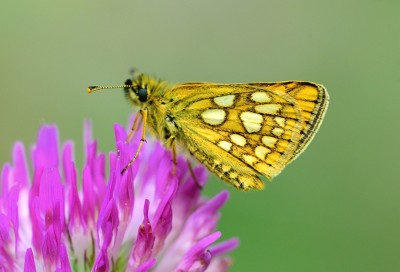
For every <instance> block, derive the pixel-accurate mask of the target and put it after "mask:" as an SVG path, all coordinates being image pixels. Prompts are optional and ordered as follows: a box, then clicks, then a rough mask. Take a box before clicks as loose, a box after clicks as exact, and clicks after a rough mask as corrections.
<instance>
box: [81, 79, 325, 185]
mask: <svg viewBox="0 0 400 272" xmlns="http://www.w3.org/2000/svg"><path fill="white" fill-rule="evenodd" d="M109 88H124V90H125V94H126V97H127V98H128V100H129V101H130V102H131V103H132V104H133V105H135V106H139V107H140V113H141V115H140V116H141V118H142V121H143V131H142V141H141V142H140V145H139V148H138V150H137V152H136V155H135V156H134V158H133V159H132V160H131V162H130V163H129V164H128V165H127V166H126V167H125V169H124V170H123V171H122V172H124V171H125V170H126V169H127V168H128V167H129V166H130V164H131V163H132V162H133V161H134V160H135V158H136V157H137V155H138V154H139V150H140V148H141V146H142V144H143V142H144V139H145V130H146V128H147V127H148V128H149V130H150V131H151V133H152V134H153V135H155V136H156V137H157V138H158V139H160V140H162V141H163V143H164V145H165V146H166V147H167V148H170V149H171V150H172V151H173V156H174V159H175V158H176V144H179V145H180V146H183V147H184V148H186V149H187V150H188V151H189V152H190V153H191V154H192V155H193V156H194V157H196V158H197V159H198V160H199V161H200V162H201V163H203V164H204V165H205V166H206V167H207V168H208V169H209V170H210V171H211V172H213V173H214V174H216V175H217V176H218V177H220V178H221V179H222V180H224V181H226V182H228V183H230V184H232V185H233V186H235V187H236V188H237V189H240V190H248V189H262V188H263V187H264V183H263V182H262V181H261V180H260V178H259V176H260V175H261V176H266V177H267V178H269V179H271V178H273V177H274V176H276V175H277V174H279V172H280V171H282V169H283V168H284V167H285V166H286V165H287V164H288V163H290V162H291V161H293V160H294V159H295V158H296V157H297V156H299V155H300V154H301V153H302V152H303V151H304V149H305V148H306V147H307V145H308V144H309V143H310V141H311V140H312V138H313V137H314V135H315V133H316V132H317V130H318V128H319V126H320V124H321V122H322V119H323V117H324V114H325V112H326V109H327V107H328V100H329V97H328V93H327V91H326V89H325V88H324V87H323V86H322V85H319V84H315V83H312V82H306V81H283V82H258V83H239V84H218V83H203V82H192V83H184V84H179V85H171V84H169V83H167V82H165V81H160V80H157V79H155V78H153V77H151V76H148V75H146V74H140V75H138V76H134V77H133V80H130V79H128V80H127V81H126V82H125V85H121V86H110V87H101V86H91V87H89V88H88V92H94V91H96V90H100V89H109ZM138 116H139V115H138ZM137 120H138V119H136V120H135V122H134V125H133V127H132V131H133V130H134V129H135V127H136V123H137ZM128 138H129V137H128Z"/></svg>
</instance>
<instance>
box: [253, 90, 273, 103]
mask: <svg viewBox="0 0 400 272" xmlns="http://www.w3.org/2000/svg"><path fill="white" fill-rule="evenodd" d="M251 100H253V101H254V102H257V103H268V102H271V96H270V95H269V94H267V93H266V92H255V93H252V94H251Z"/></svg>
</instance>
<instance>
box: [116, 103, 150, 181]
mask: <svg viewBox="0 0 400 272" xmlns="http://www.w3.org/2000/svg"><path fill="white" fill-rule="evenodd" d="M141 114H142V117H143V129H142V138H141V139H140V143H139V146H138V148H137V150H136V153H135V156H133V158H132V159H131V160H130V161H129V162H128V164H127V165H126V166H125V167H124V169H122V171H121V175H122V174H123V173H125V171H126V170H128V168H129V167H130V166H131V165H132V163H133V162H134V161H135V160H136V158H137V157H138V156H139V152H140V150H141V149H142V146H143V143H144V142H146V122H147V109H144V110H142V111H141Z"/></svg>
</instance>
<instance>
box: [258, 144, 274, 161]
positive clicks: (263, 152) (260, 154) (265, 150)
mask: <svg viewBox="0 0 400 272" xmlns="http://www.w3.org/2000/svg"><path fill="white" fill-rule="evenodd" d="M254 152H255V154H256V156H257V157H258V158H259V159H260V160H265V156H266V155H267V154H268V153H269V152H271V150H269V149H268V148H266V147H264V146H261V145H259V146H257V147H256V148H255V149H254Z"/></svg>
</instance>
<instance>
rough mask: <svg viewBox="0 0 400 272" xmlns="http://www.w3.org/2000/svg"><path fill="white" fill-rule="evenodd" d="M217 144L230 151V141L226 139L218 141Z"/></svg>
mask: <svg viewBox="0 0 400 272" xmlns="http://www.w3.org/2000/svg"><path fill="white" fill-rule="evenodd" d="M218 146H219V147H221V148H222V149H223V150H225V151H228V152H229V151H231V147H232V143H230V142H227V141H219V142H218Z"/></svg>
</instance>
